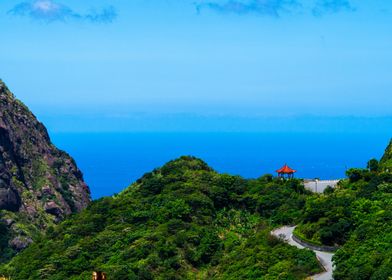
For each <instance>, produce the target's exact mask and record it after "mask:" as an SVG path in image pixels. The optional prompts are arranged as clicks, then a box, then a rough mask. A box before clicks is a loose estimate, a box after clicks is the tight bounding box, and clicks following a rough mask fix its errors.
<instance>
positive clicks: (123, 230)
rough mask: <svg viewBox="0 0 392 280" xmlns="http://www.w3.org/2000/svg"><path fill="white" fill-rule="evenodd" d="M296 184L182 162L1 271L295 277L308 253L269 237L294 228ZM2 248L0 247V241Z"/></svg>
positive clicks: (299, 199)
mask: <svg viewBox="0 0 392 280" xmlns="http://www.w3.org/2000/svg"><path fill="white" fill-rule="evenodd" d="M308 196H311V195H310V194H309V193H307V192H305V190H304V188H303V186H302V183H301V181H299V180H290V181H282V180H278V179H274V178H272V176H270V175H267V176H264V177H261V178H259V179H257V180H244V179H242V178H241V177H237V176H230V175H226V174H218V173H216V172H215V171H213V170H212V169H211V168H210V167H208V166H207V165H206V164H205V163H204V162H202V161H201V160H199V159H195V158H192V157H182V158H180V159H178V160H175V161H172V162H169V163H168V164H166V165H164V166H163V167H162V168H160V169H157V170H154V171H153V172H151V173H147V174H145V175H144V176H143V178H141V179H140V180H138V181H137V182H136V183H135V184H133V185H132V186H130V187H129V188H128V189H126V190H125V191H123V192H122V193H120V194H118V195H116V196H114V197H111V198H103V199H101V200H98V201H95V202H94V203H92V204H91V205H90V206H89V207H88V209H86V210H85V211H83V212H82V213H80V214H76V215H74V216H72V217H70V218H69V219H68V220H66V221H65V222H63V223H62V224H60V225H59V226H56V227H51V228H50V229H49V230H48V231H47V233H46V236H42V237H41V238H40V239H39V240H37V241H36V242H35V243H34V244H32V245H31V246H30V247H29V248H28V249H26V250H25V251H23V252H22V253H20V254H19V255H18V256H16V257H15V258H13V260H12V261H11V262H10V263H8V264H7V265H4V266H3V267H2V268H1V271H0V274H1V273H5V274H6V275H10V276H12V279H15V280H17V279H24V280H25V279H52V280H56V279H58V280H64V279H89V277H90V275H91V271H93V270H103V271H105V272H107V273H108V276H109V279H116V280H121V279H260V278H262V279H303V278H305V277H306V276H308V275H311V274H314V273H317V272H319V271H320V266H319V264H318V262H317V260H316V258H315V255H314V253H313V252H311V251H309V250H299V249H297V248H295V247H292V246H289V245H287V244H285V243H284V242H282V241H281V240H279V239H277V238H274V237H272V236H271V235H270V231H271V229H272V227H273V226H276V225H280V224H294V223H297V222H299V221H300V219H301V216H302V214H301V213H302V209H303V207H304V205H305V202H306V198H307V197H308ZM0 241H1V240H0Z"/></svg>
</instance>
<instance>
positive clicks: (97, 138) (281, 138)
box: [51, 132, 390, 199]
mask: <svg viewBox="0 0 392 280" xmlns="http://www.w3.org/2000/svg"><path fill="white" fill-rule="evenodd" d="M51 138H52V141H53V142H54V143H55V144H56V145H57V146H58V147H59V148H61V149H63V150H65V151H66V152H68V153H69V154H70V155H71V156H72V157H73V158H74V159H75V160H76V162H77V164H78V166H79V168H80V169H81V170H82V172H83V174H84V178H85V180H86V182H87V184H88V185H89V186H90V188H91V192H92V196H93V198H94V199H97V198H100V197H103V196H109V195H113V194H115V193H118V192H120V191H121V190H123V189H124V188H126V187H128V186H129V185H130V184H131V183H133V182H134V181H136V180H137V179H138V178H140V177H141V176H142V175H143V174H144V173H146V172H149V171H151V170H153V169H154V168H156V167H159V166H162V165H163V164H165V163H166V162H168V161H169V160H172V159H176V158H178V157H180V156H182V155H193V156H196V157H199V158H201V159H203V160H204V161H205V162H207V163H208V164H209V165H210V166H211V167H212V168H214V169H215V170H216V171H218V172H222V173H230V174H234V175H240V176H243V177H245V178H257V177H259V176H262V175H263V174H266V173H270V174H274V172H275V170H276V169H278V168H280V167H281V166H283V165H284V164H286V163H287V164H288V165H289V166H290V167H292V168H294V169H296V170H297V171H298V172H297V174H296V176H297V177H300V178H308V179H311V178H320V179H339V178H343V177H344V176H345V171H346V169H347V168H351V167H366V163H367V161H368V160H369V159H370V158H374V157H375V158H379V157H381V156H382V154H383V152H384V149H385V147H386V146H387V144H388V143H389V140H390V135H385V134H375V133H373V134H361V133H346V134H344V133H343V134H342V133H339V134H337V133H336V134H334V133H331V134H328V133H144V132H143V133H52V134H51Z"/></svg>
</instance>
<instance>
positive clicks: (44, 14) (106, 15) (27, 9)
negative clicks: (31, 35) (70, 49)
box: [8, 0, 117, 23]
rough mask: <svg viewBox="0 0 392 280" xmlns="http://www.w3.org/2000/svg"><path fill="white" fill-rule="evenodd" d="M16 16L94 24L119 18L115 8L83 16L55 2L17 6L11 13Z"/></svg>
mask: <svg viewBox="0 0 392 280" xmlns="http://www.w3.org/2000/svg"><path fill="white" fill-rule="evenodd" d="M8 13H9V14H11V15H15V16H25V17H30V18H32V19H34V20H40V21H44V22H48V23H49V22H55V21H63V22H66V21H70V20H80V21H88V22H93V23H110V22H112V21H114V20H115V19H116V17H117V13H116V11H115V9H114V8H113V7H111V6H110V7H106V8H104V9H102V10H100V11H91V12H89V13H87V14H81V13H79V12H77V11H75V10H73V9H72V8H70V7H68V6H66V5H64V4H61V3H58V2H55V1H53V0H33V1H27V2H22V3H19V4H17V5H16V6H15V7H13V8H12V9H11V10H10V11H9V12H8Z"/></svg>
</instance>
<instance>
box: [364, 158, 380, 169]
mask: <svg viewBox="0 0 392 280" xmlns="http://www.w3.org/2000/svg"><path fill="white" fill-rule="evenodd" d="M367 168H368V169H369V170H370V171H372V172H377V171H378V169H379V162H378V160H376V159H375V158H373V159H371V160H369V161H368V163H367Z"/></svg>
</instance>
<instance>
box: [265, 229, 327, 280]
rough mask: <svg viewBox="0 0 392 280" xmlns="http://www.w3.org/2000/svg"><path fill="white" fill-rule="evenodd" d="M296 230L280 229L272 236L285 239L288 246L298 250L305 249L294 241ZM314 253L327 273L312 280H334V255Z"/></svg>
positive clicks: (315, 276)
mask: <svg viewBox="0 0 392 280" xmlns="http://www.w3.org/2000/svg"><path fill="white" fill-rule="evenodd" d="M294 229H295V226H294V227H288V226H285V227H281V228H278V229H276V230H274V231H272V232H271V233H272V235H274V236H276V237H280V238H283V239H284V240H285V241H286V242H287V243H288V244H290V245H292V246H295V247H297V248H300V249H303V248H305V247H304V246H302V245H301V244H299V243H297V242H296V241H295V240H294V239H293V231H294ZM312 251H313V252H315V253H316V256H317V258H318V260H319V261H320V263H321V264H322V266H323V267H324V269H325V272H323V273H320V274H317V275H313V276H312V279H314V280H332V279H333V278H332V271H333V263H332V257H333V255H334V254H333V253H328V252H322V251H316V250H312Z"/></svg>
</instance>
